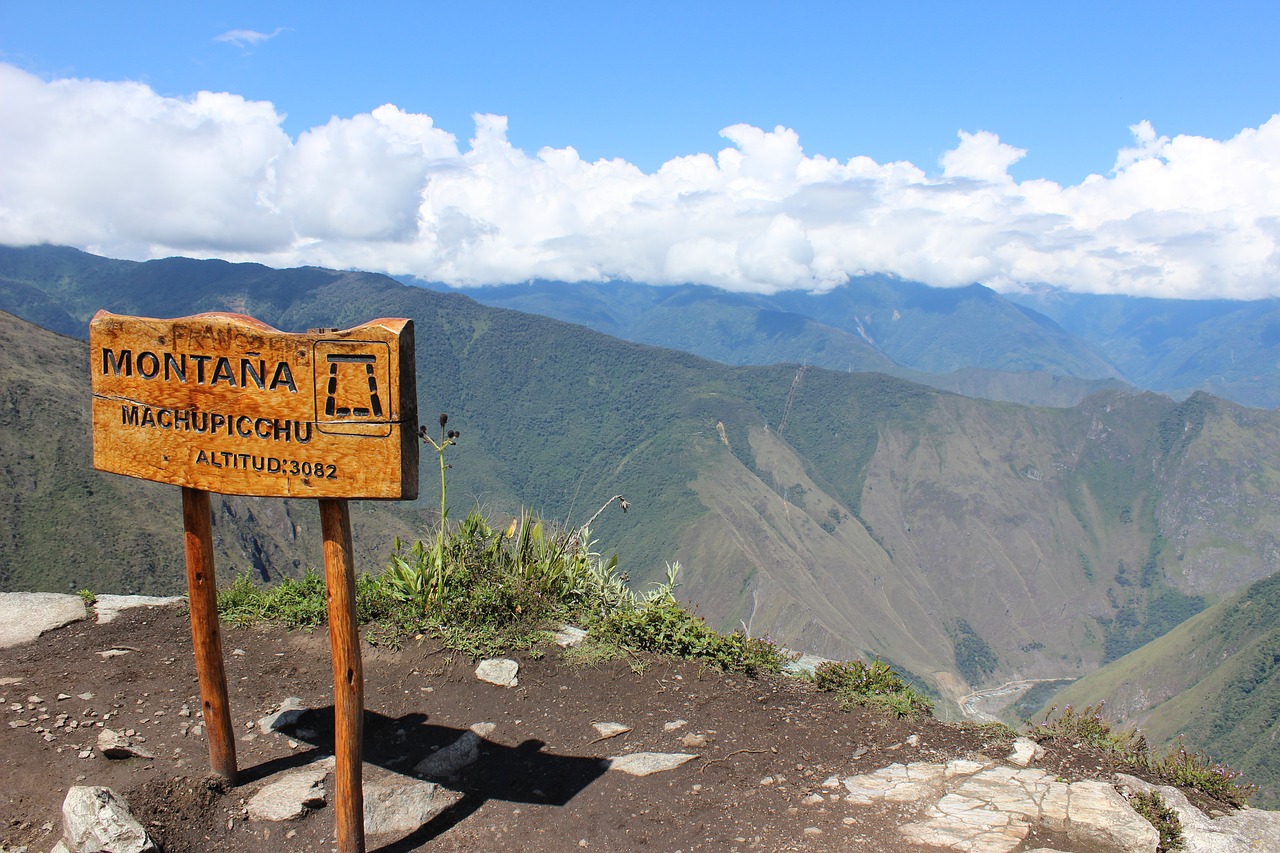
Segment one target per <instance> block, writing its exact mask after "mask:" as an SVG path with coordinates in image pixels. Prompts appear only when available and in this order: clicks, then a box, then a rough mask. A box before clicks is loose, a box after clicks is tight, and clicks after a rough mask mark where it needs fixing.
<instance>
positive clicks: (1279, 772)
mask: <svg viewBox="0 0 1280 853" xmlns="http://www.w3.org/2000/svg"><path fill="white" fill-rule="evenodd" d="M1100 700H1106V702H1107V712H1108V716H1110V717H1112V718H1113V719H1116V720H1118V721H1120V722H1123V723H1133V724H1136V725H1137V726H1139V727H1141V729H1142V730H1143V732H1144V733H1146V735H1147V737H1148V738H1149V739H1150V740H1151V741H1153V742H1154V743H1157V744H1168V743H1171V742H1173V741H1174V740H1176V738H1177V737H1178V736H1179V735H1183V736H1185V738H1184V740H1185V743H1186V744H1187V746H1189V747H1191V748H1193V749H1198V750H1203V751H1205V752H1207V753H1209V754H1210V755H1213V756H1214V757H1215V758H1217V759H1218V760H1220V761H1222V762H1224V763H1226V764H1228V765H1230V766H1231V767H1233V768H1235V769H1237V770H1240V771H1241V772H1243V773H1244V774H1245V776H1246V777H1247V778H1249V779H1252V780H1256V781H1257V782H1258V783H1260V784H1261V786H1262V790H1261V791H1260V792H1259V796H1258V798H1257V802H1258V803H1259V804H1260V805H1264V806H1271V807H1274V806H1275V805H1277V804H1280V748H1277V741H1280V575H1273V576H1271V577H1269V578H1265V579H1263V580H1260V581H1258V582H1256V583H1254V584H1251V585H1250V586H1249V587H1247V588H1245V589H1243V590H1241V591H1239V592H1237V593H1235V594H1234V595H1232V596H1230V597H1228V598H1226V599H1224V600H1223V601H1220V602H1218V603H1217V604H1215V605H1214V606H1213V607H1210V608H1209V609H1208V610H1205V611H1204V612H1203V613H1200V614H1198V615H1196V616H1195V617H1193V618H1192V619H1189V620H1187V621H1186V622H1184V623H1183V624H1181V625H1179V626H1178V627H1177V628H1175V629H1174V630H1172V631H1170V632H1169V633H1168V634H1166V635H1164V636H1163V637H1160V638H1159V639H1157V640H1154V641H1152V642H1151V643H1148V644H1146V645H1144V646H1143V647H1142V648H1140V649H1137V650H1136V651H1133V652H1131V653H1130V654H1128V655H1125V656H1124V657H1122V658H1120V659H1119V660H1117V661H1115V662H1113V663H1111V664H1109V665H1107V666H1105V667H1103V668H1102V669H1100V670H1098V671H1097V672H1094V673H1092V674H1091V675H1088V676H1086V677H1085V678H1083V679H1081V680H1080V681H1077V682H1076V683H1075V684H1073V685H1071V687H1069V688H1067V689H1066V690H1064V691H1063V692H1062V693H1060V694H1059V695H1058V696H1056V697H1055V698H1054V702H1055V703H1057V704H1059V705H1062V704H1064V703H1068V702H1070V703H1074V704H1075V705H1077V706H1082V705H1083V704H1085V703H1088V702H1095V703H1096V702H1098V701H1100Z"/></svg>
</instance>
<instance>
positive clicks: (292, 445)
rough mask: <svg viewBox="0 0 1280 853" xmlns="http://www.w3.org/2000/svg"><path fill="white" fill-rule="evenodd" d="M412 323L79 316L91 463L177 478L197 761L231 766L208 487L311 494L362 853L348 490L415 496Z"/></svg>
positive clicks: (344, 825)
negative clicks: (89, 397)
mask: <svg viewBox="0 0 1280 853" xmlns="http://www.w3.org/2000/svg"><path fill="white" fill-rule="evenodd" d="M413 356H414V349H413V322H412V321H411V320H388V319H382V320H373V321H371V322H369V323H365V324H364V325H361V326H356V327H355V328H354V329H347V330H345V331H340V330H338V329H315V330H312V331H310V332H307V333H306V334H288V333H286V332H281V331H279V330H278V329H273V328H271V327H270V326H268V325H266V324H265V323H262V322H260V321H258V320H255V319H253V318H252V317H246V316H244V315H242V314H198V315H196V316H194V317H182V318H180V319H177V320H152V319H148V318H145V317H126V316H122V315H118V314H109V313H107V312H106V311H99V312H98V313H97V314H95V315H94V317H93V320H92V321H90V323H89V370H90V376H91V384H92V387H93V466H94V467H95V468H98V469H100V470H102V471H111V472H113V473H116V474H126V475H128V476H130V477H141V478H142V479H144V480H155V481H157V482H161V483H169V484H171V485H175V486H181V487H182V520H183V536H184V543H185V544H184V547H185V550H186V557H187V591H188V598H189V602H190V607H191V639H192V644H193V647H194V651H195V657H196V674H197V676H198V677H199V679H200V698H201V704H202V713H203V716H204V722H205V725H206V727H207V729H208V732H209V763H210V765H211V766H212V768H213V771H214V772H215V773H217V774H218V775H220V776H222V777H224V778H225V779H227V780H228V781H229V782H231V783H233V784H234V783H235V781H236V779H237V774H238V771H237V768H236V748H235V736H234V733H233V730H232V725H231V704H230V700H229V699H228V694H227V678H226V671H225V669H224V667H223V657H222V637H221V630H220V628H219V625H218V593H217V585H216V583H215V572H214V562H213V528H212V524H211V514H210V507H209V493H210V492H221V493H223V494H234V495H259V496H267V497H295V498H318V499H319V501H320V526H321V531H322V534H323V536H324V563H325V586H326V589H327V592H328V596H327V597H328V611H329V643H330V647H331V650H332V654H333V688H334V701H333V706H334V756H335V758H336V763H335V769H334V776H335V779H336V785H335V787H336V789H337V790H336V798H335V803H334V813H335V823H336V826H337V841H338V850H339V853H364V849H365V844H364V788H363V781H362V779H361V770H360V768H361V755H362V750H363V739H364V734H363V733H364V668H363V665H362V664H361V661H360V632H359V628H358V625H357V623H356V605H355V564H354V561H353V560H352V555H351V519H350V516H349V514H348V510H347V501H346V499H347V498H388V499H401V500H412V499H413V498H416V497H417V496H418V398H417V394H416V391H415V388H414V359H413Z"/></svg>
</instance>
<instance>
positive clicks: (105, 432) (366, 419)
mask: <svg viewBox="0 0 1280 853" xmlns="http://www.w3.org/2000/svg"><path fill="white" fill-rule="evenodd" d="M89 353H90V356H89V357H90V372H91V376H92V387H93V465H94V467H95V468H98V469H100V470H103V471H111V472H114V473H117V474H127V475H129V476H131V477H140V478H142V479H145V480H155V481H157V482H161V483H170V484H172V485H178V486H186V487H190V488H195V489H202V490H205V491H210V492H220V493H222V494H236V495H259V496H271V497H294V498H386V499H401V500H412V499H413V498H416V497H417V494H418V436H417V431H418V412H417V395H416V392H415V388H414V341H413V321H412V320H403V319H394V320H393V319H381V320H373V321H371V322H369V323H365V324H363V325H360V326H356V327H355V328H352V329H346V330H341V331H339V330H337V329H333V330H329V329H322V330H312V331H310V332H307V333H306V334H291V333H287V332H281V331H279V330H277V329H273V328H272V327H270V326H268V325H266V324H265V323H262V322H260V321H258V320H255V319H253V318H252V317H247V316H244V315H241V314H223V313H215V314H199V315H195V316H192V317H182V318H179V319H175V320H155V319H149V318H145V317H129V316H122V315H118V314H111V313H108V312H106V311H99V312H98V313H97V314H96V315H95V316H94V318H93V320H92V321H91V322H90V324H89Z"/></svg>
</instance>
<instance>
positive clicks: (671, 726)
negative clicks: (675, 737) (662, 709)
mask: <svg viewBox="0 0 1280 853" xmlns="http://www.w3.org/2000/svg"><path fill="white" fill-rule="evenodd" d="M687 725H689V721H688V720H672V721H671V722H669V723H663V724H662V730H663V731H664V732H674V731H675V730H676V729H682V728H684V727H685V726H687Z"/></svg>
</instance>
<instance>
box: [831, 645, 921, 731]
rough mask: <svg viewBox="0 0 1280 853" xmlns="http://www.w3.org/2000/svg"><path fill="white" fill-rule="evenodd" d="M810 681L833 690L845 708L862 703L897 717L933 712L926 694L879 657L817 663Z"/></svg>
mask: <svg viewBox="0 0 1280 853" xmlns="http://www.w3.org/2000/svg"><path fill="white" fill-rule="evenodd" d="M813 680H814V683H815V684H816V685H817V687H818V689H819V690H822V691H825V692H829V693H835V694H836V697H837V699H839V701H840V703H841V705H843V706H844V707H845V708H846V709H847V708H849V707H852V706H854V705H862V706H867V707H872V708H880V709H882V710H885V711H888V712H889V713H891V714H894V715H895V716H898V717H916V716H920V715H930V714H932V712H933V702H932V701H931V700H930V699H929V697H927V696H925V695H923V694H922V693H918V692H916V691H915V690H914V689H913V688H912V687H911V686H910V685H908V684H907V683H906V682H905V681H903V680H902V678H901V677H900V676H899V675H898V674H897V673H896V672H894V671H893V668H892V667H890V666H889V665H888V664H887V663H885V662H884V661H882V660H880V658H876V659H875V660H874V661H872V662H871V663H870V664H866V663H863V662H862V661H860V660H855V661H829V662H827V663H823V664H819V665H818V667H817V669H815V670H814V673H813Z"/></svg>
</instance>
